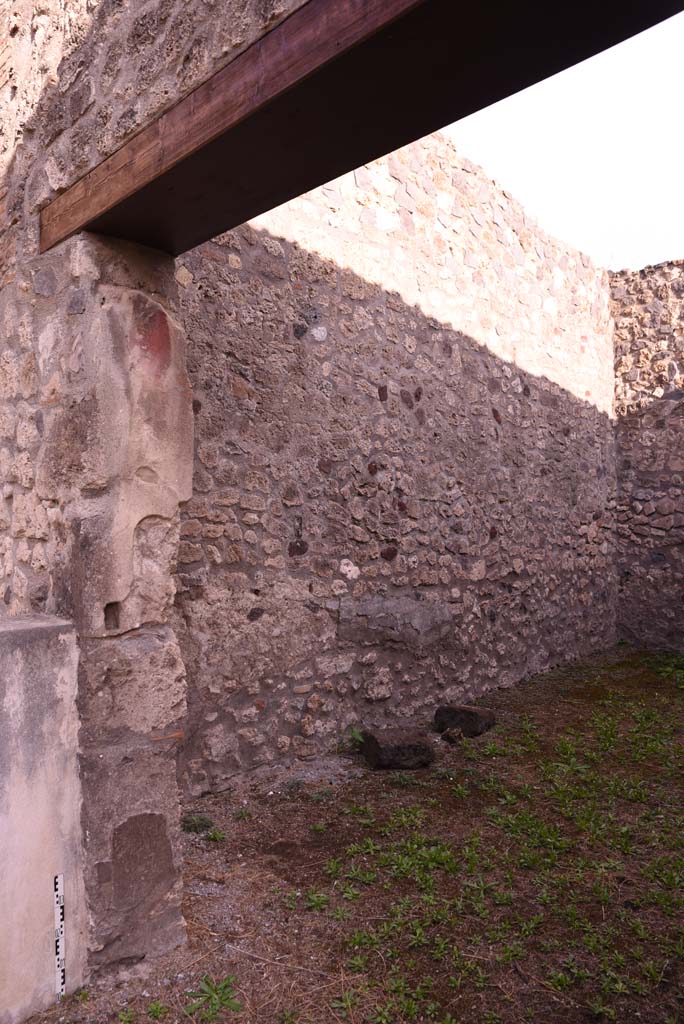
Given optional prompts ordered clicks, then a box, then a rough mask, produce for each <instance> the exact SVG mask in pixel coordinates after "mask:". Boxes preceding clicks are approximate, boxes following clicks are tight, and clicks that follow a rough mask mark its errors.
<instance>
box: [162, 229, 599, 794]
mask: <svg viewBox="0 0 684 1024" xmlns="http://www.w3.org/2000/svg"><path fill="white" fill-rule="evenodd" d="M177 277H178V278H179V281H180V283H181V285H182V288H181V316H182V319H183V321H184V327H185V331H186V334H187V336H188V339H189V346H188V370H189V375H190V378H191V382H192V385H193V393H194V396H195V402H194V408H195V413H196V416H195V420H196V423H195V427H196V442H195V471H194V496H193V498H192V500H191V501H190V502H188V503H187V505H186V506H185V507H184V509H183V522H182V530H181V535H182V540H181V547H180V564H179V574H178V593H177V597H176V609H177V620H176V622H175V623H174V626H175V629H176V632H177V633H178V635H179V639H180V644H181V649H182V652H183V657H184V661H185V664H186V668H187V672H188V679H189V712H190V725H191V728H190V733H189V735H190V739H189V740H188V742H187V743H186V745H185V750H184V752H183V765H182V768H183V772H184V776H185V779H186V783H187V786H188V787H189V789H190V790H191V791H193V792H203V791H207V790H211V789H212V788H220V786H221V785H223V784H224V783H225V782H226V780H227V779H228V778H229V777H230V776H231V774H233V773H235V772H237V771H239V770H241V769H243V768H246V767H251V766H254V765H259V764H266V763H269V762H272V761H274V760H276V759H283V758H284V757H287V756H289V755H296V756H309V755H312V754H314V753H315V752H317V751H320V750H323V749H326V748H327V749H330V748H333V747H334V746H335V745H336V744H337V743H338V741H339V740H340V738H341V735H342V734H343V733H344V731H345V730H346V729H347V728H348V727H349V726H350V725H352V724H354V723H357V722H369V721H370V722H383V721H390V720H397V719H404V718H416V717H418V718H421V717H427V716H428V714H429V707H430V706H431V705H432V704H434V703H435V701H436V700H442V699H445V698H451V699H459V700H465V699H471V698H475V697H476V696H478V695H479V694H481V693H482V692H483V691H485V690H486V689H487V688H488V687H492V686H497V685H511V684H513V683H515V682H517V681H518V680H520V679H522V678H524V677H525V676H527V675H529V674H531V673H534V672H538V671H540V670H543V669H545V668H547V667H549V666H550V665H554V664H558V663H560V662H563V661H566V660H568V659H572V658H575V657H578V656H580V655H583V654H586V653H587V652H588V651H590V650H593V649H597V648H601V647H606V646H608V645H610V644H612V643H613V642H614V640H615V611H616V595H615V563H614V544H613V529H614V517H613V512H614V498H615V494H614V489H615V465H614V435H613V427H612V424H611V421H610V419H609V417H608V416H607V415H606V414H604V413H602V412H599V411H598V410H597V409H596V407H595V406H593V405H592V404H590V403H588V402H582V401H580V400H578V399H577V398H575V397H574V396H573V395H571V394H569V393H568V392H567V391H565V390H564V389H563V388H562V387H559V386H558V385H557V384H555V383H552V382H550V381H549V380H547V379H546V378H544V377H535V376H534V375H532V374H530V373H525V372H523V371H521V370H520V369H519V368H518V367H517V366H515V365H514V364H512V363H509V362H505V361H503V360H501V359H500V358H498V357H497V356H495V355H493V354H492V353H491V352H490V351H488V349H487V348H485V347H484V346H483V345H481V344H479V343H478V341H477V340H476V339H474V338H472V337H469V336H467V335H465V334H463V333H460V332H459V331H457V330H454V329H453V328H452V327H450V326H448V325H445V324H444V323H441V322H439V321H438V320H436V319H431V318H428V317H426V316H425V314H423V313H422V312H421V311H420V310H419V309H418V308H416V307H410V306H407V305H406V304H405V302H404V301H403V300H402V299H401V297H400V296H399V295H397V294H396V293H391V292H386V291H384V290H383V289H382V288H380V287H378V286H377V285H374V284H370V283H369V282H368V281H366V280H363V279H362V278H360V277H358V276H357V275H355V274H354V273H352V272H351V271H349V270H345V269H343V268H341V267H339V266H336V265H335V264H334V263H332V262H330V261H328V260H325V259H322V258H320V257H319V256H317V255H316V254H315V253H313V252H308V251H305V250H303V249H302V248H300V247H299V246H298V245H297V244H295V243H291V242H288V241H286V240H285V239H283V238H276V237H274V236H272V235H270V234H269V233H267V232H263V231H258V232H257V231H255V230H254V229H253V228H252V227H250V226H249V225H245V226H243V227H242V228H240V229H237V230H236V231H233V232H231V233H229V234H227V235H225V236H222V237H221V238H220V239H219V240H218V241H214V242H212V243H209V244H207V245H205V246H203V247H201V248H200V249H198V250H196V251H195V252H194V253H192V254H188V255H186V257H184V258H183V261H182V266H181V267H180V268H179V269H178V270H177ZM511 315H514V309H513V307H512V314H511ZM576 341H577V344H579V341H580V339H579V338H578V339H576ZM556 344H557V342H556ZM606 345H607V346H608V348H607V351H608V354H609V355H608V358H609V359H612V350H611V349H610V340H609V339H607V340H606ZM568 358H569V360H571V359H572V353H571V352H569V353H568Z"/></svg>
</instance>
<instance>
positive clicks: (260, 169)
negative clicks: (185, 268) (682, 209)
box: [41, 0, 681, 255]
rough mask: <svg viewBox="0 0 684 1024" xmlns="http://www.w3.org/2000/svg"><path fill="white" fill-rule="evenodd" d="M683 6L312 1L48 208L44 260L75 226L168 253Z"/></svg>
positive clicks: (669, 0) (662, 1) (662, 2)
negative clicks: (183, 127)
mask: <svg viewBox="0 0 684 1024" xmlns="http://www.w3.org/2000/svg"><path fill="white" fill-rule="evenodd" d="M680 8H681V5H680V3H679V0H677V2H675V0H642V2H639V3H631V4H626V3H625V2H624V0H616V2H613V0H603V2H601V3H596V2H593V3H588V2H584V0H581V2H578V3H575V4H574V5H570V6H567V5H566V6H564V7H563V6H561V7H560V8H559V7H558V6H557V5H552V4H549V3H548V0H546V2H544V3H536V2H535V3H531V2H528V3H525V2H521V3H519V4H508V5H507V6H506V8H500V7H499V6H495V5H486V4H483V3H473V2H472V0H471V2H470V3H461V2H459V0H309V3H307V4H306V5H305V6H304V7H303V8H301V9H300V10H299V11H298V12H296V13H295V14H294V15H292V16H291V17H290V18H288V19H287V20H286V21H285V22H283V23H282V24H281V25H280V26H278V27H277V28H275V29H274V30H273V31H272V32H271V33H269V34H268V35H267V36H265V37H263V39H261V40H259V41H258V42H257V43H255V44H254V46H252V47H251V48H250V50H248V51H246V52H245V53H244V54H243V55H241V57H239V58H237V60H236V61H233V63H232V64H230V65H228V66H227V67H226V68H224V69H223V70H222V71H220V72H218V73H217V75H215V76H214V77H213V78H212V79H210V80H209V82H207V83H205V84H204V85H203V86H200V87H199V89H198V90H196V91H195V92H194V93H191V94H190V95H189V96H187V97H186V98H185V99H184V100H182V101H181V102H180V103H178V104H177V105H176V107H174V108H172V110H171V111H169V112H168V113H167V114H165V115H163V116H162V117H161V118H160V119H159V120H158V121H156V122H155V123H154V124H153V125H150V126H148V128H146V129H144V130H143V132H141V133H140V134H139V135H137V136H136V137H135V138H134V139H132V140H131V141H130V142H129V143H127V144H126V146H124V147H122V149H121V150H119V151H118V153H116V154H114V156H113V157H110V158H109V159H108V160H107V161H104V162H103V164H101V165H99V167H97V168H95V169H94V171H92V172H91V173H90V175H87V176H86V178H84V179H83V180H82V181H81V182H78V183H76V185H74V186H72V188H71V189H69V190H67V191H66V192H65V193H64V194H63V195H61V196H59V197H58V198H57V199H56V200H54V201H53V202H52V203H51V204H50V205H48V206H47V207H46V208H45V209H44V210H43V211H42V214H41V249H42V250H45V249H48V248H50V247H51V246H52V245H54V244H56V243H57V242H58V241H61V240H62V239H63V238H65V237H68V236H69V235H70V234H73V233H75V232H76V231H79V230H84V229H85V230H89V231H95V232H98V233H101V234H104V235H110V236H114V237H118V238H124V239H128V240H130V241H135V242H139V243H141V244H144V245H148V246H152V247H154V248H157V249H161V250H164V251H166V252H168V253H171V254H173V255H178V254H179V253H182V252H185V251H186V250H188V249H190V248H192V247H194V246H196V245H199V244H200V243H201V242H204V241H207V240H208V239H210V238H212V237H214V236H216V235H218V234H220V233H221V232H223V231H226V230H228V229H230V228H232V227H235V226H236V225H238V224H241V223H243V222H244V221H246V220H249V219H250V218H252V217H255V216H257V215H258V214H260V213H263V212H265V211H266V210H269V209H272V208H273V207H274V206H278V205H279V204H281V203H284V202H286V201H287V200H288V199H291V198H293V197H294V196H296V195H300V194H301V193H303V192H307V191H309V190H310V189H312V188H314V187H316V186H317V185H320V184H322V183H324V182H326V181H329V180H330V179H332V178H335V177H337V176H338V175H340V174H342V173H344V172H346V171H349V170H351V169H353V168H355V167H358V166H360V165H361V164H364V163H367V162H368V161H369V160H373V159H375V158H376V157H379V156H382V155H383V154H385V153H388V152H391V151H392V150H394V149H397V148H399V147H400V146H403V145H406V144H407V143H409V142H412V141H413V140H415V139H417V138H420V137H422V136H423V135H427V134H429V133H430V132H433V131H435V130H436V129H438V128H441V127H444V126H445V125H447V124H451V123H452V122H453V121H456V120H458V119H459V118H461V117H464V116H465V115H467V114H470V113H472V112H473V111H475V110H478V109H481V108H482V107H485V106H488V105H489V104H491V103H493V102H495V101H496V100H499V99H501V98H503V97H504V96H507V95H510V94H511V93H514V92H517V91H519V90H520V89H523V88H525V87H527V86H529V85H532V84H533V83H534V82H537V81H539V80H541V79H543V78H546V77H548V76H549V75H552V74H555V73H556V72H558V71H561V70H563V69H564V68H566V67H569V66H571V65H572V64H575V63H577V62H578V61H580V60H583V59H585V58H586V57H589V56H591V55H593V54H595V53H598V52H600V51H601V50H603V49H606V48H607V47H609V46H612V45H614V44H616V43H618V42H620V41H621V40H623V39H626V38H628V37H629V36H631V35H634V34H636V33H637V32H640V31H643V30H644V29H646V28H649V27H650V26H652V25H654V24H656V23H657V22H659V21H662V20H663V19H665V18H667V17H670V16H672V15H674V14H677V13H678V12H679V10H680ZM636 73H638V69H636V68H635V74H636ZM241 75H242V76H244V77H243V80H242V88H241V87H240V76H241ZM250 75H251V76H252V78H250ZM255 75H257V78H258V83H257V84H258V88H256V89H255V88H253V85H254V82H253V81H252V79H253V78H254V76H255ZM231 83H232V84H231ZM201 90H204V92H203V93H202V92H201ZM250 90H251V91H250ZM207 111H208V112H209V114H210V117H209V118H207V117H206V116H205V115H206V114H207ZM165 118H166V119H167V121H166V122H165V121H164V119H165ZM169 118H170V119H171V120H168V119H169ZM203 119H204V120H203ZM205 122H206V123H205ZM179 123H182V124H185V126H186V130H185V131H184V132H182V133H181V134H182V139H181V140H178V139H177V136H178V125H179ZM225 125H228V126H229V127H227V128H226V130H221V128H222V126H225ZM169 126H170V127H171V129H172V130H171V131H169V130H168V128H169ZM217 131H218V134H217ZM606 131H608V132H609V131H610V107H609V106H607V108H606ZM206 139H209V141H205V140H206ZM193 140H196V142H195V141H193ZM193 145H195V148H192V147H193ZM174 147H177V151H176V149H174ZM141 152H142V153H143V156H144V159H139V160H138V165H136V156H139V155H140V154H141Z"/></svg>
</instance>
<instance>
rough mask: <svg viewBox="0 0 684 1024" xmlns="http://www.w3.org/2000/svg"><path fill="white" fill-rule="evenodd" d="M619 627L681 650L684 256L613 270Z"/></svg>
mask: <svg viewBox="0 0 684 1024" xmlns="http://www.w3.org/2000/svg"><path fill="white" fill-rule="evenodd" d="M611 277H612V280H611V285H612V295H613V311H614V316H615V324H616V330H615V373H616V406H615V411H616V414H617V444H618V455H617V458H618V480H619V509H618V524H617V536H618V578H619V597H618V615H619V624H620V632H621V634H622V635H623V636H624V637H625V638H626V639H628V640H631V641H632V642H635V643H637V644H641V645H643V646H646V647H655V648H665V649H670V650H679V651H682V650H684V262H681V261H680V262H676V263H666V264H662V265H661V266H657V267H646V269H645V270H642V271H639V272H636V273H632V272H629V271H625V272H624V273H621V274H613V275H612V276H611Z"/></svg>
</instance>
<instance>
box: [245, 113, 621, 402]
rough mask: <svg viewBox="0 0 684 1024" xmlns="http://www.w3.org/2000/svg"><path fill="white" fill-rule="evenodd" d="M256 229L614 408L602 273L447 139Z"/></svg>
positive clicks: (297, 203)
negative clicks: (312, 253)
mask: <svg viewBox="0 0 684 1024" xmlns="http://www.w3.org/2000/svg"><path fill="white" fill-rule="evenodd" d="M254 223H255V224H256V225H258V226H261V227H263V228H266V229H267V230H268V231H269V232H270V233H271V234H274V235H279V236H282V237H285V238H287V239H289V240H291V241H296V242H297V243H299V245H301V246H302V248H304V249H307V250H312V251H315V252H317V253H319V254H320V255H321V256H323V257H325V258H327V259H329V260H332V261H334V262H335V263H337V264H338V265H340V266H344V267H348V268H349V269H350V270H352V271H353V272H354V273H355V274H357V275H359V276H360V277H362V278H364V279H366V280H368V281H371V282H374V283H376V284H379V285H381V286H382V288H383V289H384V290H385V291H386V292H397V293H398V294H399V295H400V296H401V298H402V299H403V301H404V302H406V303H408V304H411V305H412V304H415V305H416V306H417V307H418V308H419V309H420V310H421V311H422V312H423V313H424V314H426V315H428V316H431V317H434V318H435V319H437V320H438V321H440V322H441V323H443V324H447V325H449V326H450V327H452V328H453V329H456V330H459V331H462V332H464V333H466V334H469V335H470V336H472V337H473V338H475V340H476V341H478V342H479V343H480V344H482V345H485V346H486V347H487V348H488V349H490V351H491V352H493V353H494V354H495V355H497V356H499V357H500V358H501V359H503V360H506V361H507V362H510V363H513V364H515V365H517V366H519V367H520V368H521V369H523V370H526V371H527V372H529V373H533V374H536V375H538V376H542V377H547V378H548V379H549V380H552V381H554V382H555V383H557V384H559V385H560V386H561V387H563V388H565V389H566V390H567V391H569V392H570V393H571V394H573V395H575V396H576V397H577V398H580V399H582V400H583V401H585V402H590V403H591V404H592V405H595V406H596V407H597V408H598V409H600V410H601V411H603V412H607V413H610V412H611V411H612V405H613V353H612V322H611V320H610V313H609V298H608V287H607V276H606V274H605V273H604V271H602V270H599V269H597V268H596V267H595V266H594V265H593V264H592V263H591V261H590V260H589V259H588V258H587V257H586V256H583V255H582V254H580V253H579V252H577V251H575V250H573V249H571V248H568V247H567V246H565V245H564V244H562V243H560V242H558V241H556V240H555V239H553V238H551V237H550V236H548V235H546V234H545V233H544V232H542V231H540V230H539V229H538V228H537V227H536V225H535V224H534V223H533V222H532V221H531V220H530V218H529V217H528V216H527V215H526V214H525V212H524V210H523V209H522V207H521V206H520V204H519V203H517V202H516V201H515V200H514V199H513V198H512V197H511V196H510V195H509V194H508V193H506V192H503V191H501V190H500V189H499V188H498V187H497V186H496V185H495V183H494V182H492V181H491V180H490V179H489V178H487V176H486V175H485V174H484V173H483V172H482V171H481V170H480V169H479V168H478V167H476V166H475V165H473V164H471V163H470V162H469V161H467V160H463V159H462V158H460V157H459V156H458V154H457V153H456V151H455V149H454V147H453V144H452V142H451V141H450V140H449V139H448V138H447V137H446V136H444V135H442V134H440V133H437V134H436V135H433V136H430V137H429V138H427V139H424V140H422V141H421V142H417V143H414V144H413V145H411V146H408V147H406V148H405V149H403V150H400V151H399V152H397V153H395V154H393V155H391V156H389V157H386V158H383V159H381V160H378V161H375V162H374V163H373V164H371V165H369V166H367V167H363V168H361V169H359V170H357V171H356V172H354V173H353V174H348V175H344V176H343V177H342V178H340V179H338V180H336V181H334V182H331V183H330V184H329V185H327V186H324V187H322V188H320V189H317V190H315V191H314V192H312V193H310V194H309V195H307V196H303V197H301V198H299V199H297V200H294V201H292V202H290V203H288V204H286V205H284V206H282V207H280V208H278V209H276V210H273V211H271V212H270V213H268V214H265V215H264V216H262V217H260V218H258V219H257V220H256V221H255V222H254ZM426 251H427V252H428V253H429V260H428V261H426V259H425V255H424V254H425V252H426ZM396 341H397V344H403V345H411V344H412V339H411V338H410V337H406V338H400V339H396Z"/></svg>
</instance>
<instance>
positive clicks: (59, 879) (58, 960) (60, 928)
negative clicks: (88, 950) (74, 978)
mask: <svg viewBox="0 0 684 1024" xmlns="http://www.w3.org/2000/svg"><path fill="white" fill-rule="evenodd" d="M54 889H55V984H56V986H57V996H58V997H60V998H61V997H62V996H64V995H66V959H65V948H64V875H55V883H54Z"/></svg>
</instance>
